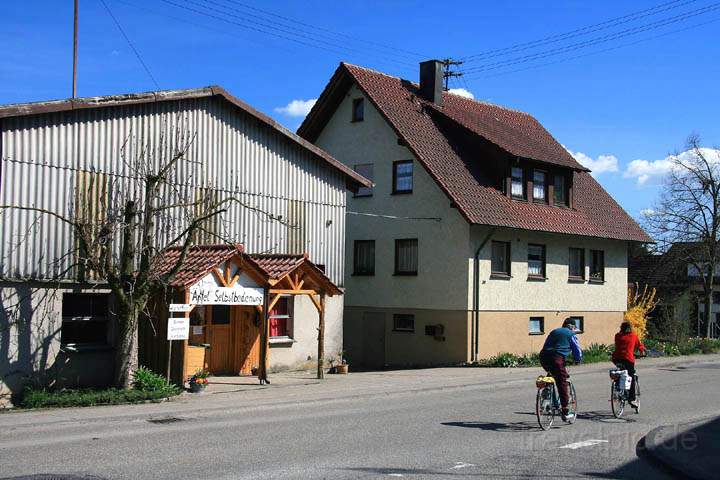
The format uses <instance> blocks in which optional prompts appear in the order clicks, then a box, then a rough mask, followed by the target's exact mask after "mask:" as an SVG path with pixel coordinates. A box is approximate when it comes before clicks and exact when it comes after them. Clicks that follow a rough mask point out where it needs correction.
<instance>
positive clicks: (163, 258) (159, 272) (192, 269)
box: [152, 244, 243, 287]
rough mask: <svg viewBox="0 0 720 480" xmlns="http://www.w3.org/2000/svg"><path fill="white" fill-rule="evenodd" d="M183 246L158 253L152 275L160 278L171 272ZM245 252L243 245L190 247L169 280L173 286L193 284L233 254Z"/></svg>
mask: <svg viewBox="0 0 720 480" xmlns="http://www.w3.org/2000/svg"><path fill="white" fill-rule="evenodd" d="M181 251H182V248H181V247H170V248H168V249H166V250H165V251H164V252H162V253H161V254H160V255H157V257H156V262H155V264H154V265H153V268H152V272H153V273H152V275H153V277H155V278H160V277H162V276H163V275H166V274H168V273H170V271H171V270H172V269H173V267H174V266H175V264H176V263H177V261H178V259H179V258H180V252H181ZM242 252H243V246H242V245H239V244H238V245H234V246H233V245H227V244H220V245H196V246H192V247H190V248H189V249H188V251H187V255H186V257H185V261H184V262H183V266H182V268H181V269H180V270H179V271H178V272H177V273H176V274H175V275H174V276H173V278H172V279H171V280H170V282H168V284H169V285H170V286H173V287H183V286H186V285H191V284H193V283H195V282H197V281H198V280H200V279H201V278H203V277H204V276H205V275H207V274H208V272H210V271H211V270H212V269H213V268H215V267H217V266H218V265H220V264H221V263H223V262H225V261H227V260H228V259H230V258H232V256H233V255H240V254H242Z"/></svg>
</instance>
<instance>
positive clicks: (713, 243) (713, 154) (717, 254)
mask: <svg viewBox="0 0 720 480" xmlns="http://www.w3.org/2000/svg"><path fill="white" fill-rule="evenodd" d="M719 160H720V158H718V157H717V150H709V149H706V148H702V147H701V143H700V138H699V137H698V136H697V135H692V136H690V137H689V138H688V142H687V149H686V152H684V153H682V154H676V155H673V156H672V157H670V162H671V168H670V170H669V173H668V174H667V177H666V178H665V181H664V184H663V190H662V193H661V196H660V200H659V201H658V203H657V205H656V206H655V208H654V209H653V211H652V212H651V213H649V214H647V215H646V216H645V224H646V227H647V229H648V230H649V231H650V232H651V233H652V234H653V236H654V237H655V239H656V240H657V241H658V245H659V247H660V248H661V249H667V248H668V247H670V246H672V245H677V246H676V248H674V249H673V252H674V257H675V258H672V259H669V261H672V262H675V263H676V264H677V265H682V266H686V265H688V266H691V267H692V269H693V270H694V273H695V274H696V275H697V276H698V278H699V279H700V281H701V283H702V288H703V290H702V298H703V302H704V304H705V311H704V313H703V323H704V326H705V329H706V331H705V335H706V336H707V337H710V336H711V334H712V311H711V310H712V308H711V305H712V303H713V302H712V292H713V286H714V283H715V276H716V269H717V268H718V267H719V266H720V248H719V247H720V161H719ZM688 273H689V272H688ZM698 333H699V332H698Z"/></svg>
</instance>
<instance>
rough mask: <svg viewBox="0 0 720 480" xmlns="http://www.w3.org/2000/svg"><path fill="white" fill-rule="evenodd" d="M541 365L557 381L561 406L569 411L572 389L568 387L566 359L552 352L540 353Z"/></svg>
mask: <svg viewBox="0 0 720 480" xmlns="http://www.w3.org/2000/svg"><path fill="white" fill-rule="evenodd" d="M540 365H542V367H543V368H544V369H545V371H546V372H548V373H549V374H550V375H552V377H553V378H554V379H555V384H556V385H557V387H558V392H559V393H560V406H561V407H562V409H563V411H567V408H568V403H569V402H570V387H569V386H568V378H569V375H568V372H567V370H566V369H565V358H563V356H562V355H558V354H557V353H552V352H540Z"/></svg>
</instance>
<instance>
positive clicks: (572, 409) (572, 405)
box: [567, 380, 578, 424]
mask: <svg viewBox="0 0 720 480" xmlns="http://www.w3.org/2000/svg"><path fill="white" fill-rule="evenodd" d="M568 389H569V391H570V392H569V393H570V398H569V399H568V412H569V413H572V414H573V415H572V416H570V418H569V419H568V421H567V423H570V424H572V423H575V420H577V412H578V409H577V394H576V393H575V385H573V383H572V382H571V381H569V380H568Z"/></svg>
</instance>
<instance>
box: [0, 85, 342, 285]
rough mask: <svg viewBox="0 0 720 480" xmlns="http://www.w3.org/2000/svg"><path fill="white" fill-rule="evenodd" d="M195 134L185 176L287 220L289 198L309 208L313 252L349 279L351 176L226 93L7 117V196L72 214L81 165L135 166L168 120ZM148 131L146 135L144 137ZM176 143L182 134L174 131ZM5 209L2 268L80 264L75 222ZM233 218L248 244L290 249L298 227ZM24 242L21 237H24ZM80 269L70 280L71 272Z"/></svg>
mask: <svg viewBox="0 0 720 480" xmlns="http://www.w3.org/2000/svg"><path fill="white" fill-rule="evenodd" d="M174 124H182V125H184V128H185V129H186V130H187V131H188V132H190V133H191V134H194V135H195V140H194V142H193V144H192V147H191V149H190V151H189V153H188V159H190V160H194V161H196V162H197V163H187V164H185V165H183V168H181V169H179V170H178V172H177V177H178V179H179V181H180V182H185V181H186V180H187V179H188V178H191V179H192V183H193V186H194V187H200V188H212V189H215V190H218V191H219V194H220V195H223V196H236V197H237V198H239V199H240V200H241V201H242V202H244V203H246V204H247V205H250V206H252V207H254V208H257V209H258V210H260V211H262V212H268V213H272V214H273V215H276V216H282V218H284V219H287V216H288V202H289V201H292V200H294V201H299V202H302V204H303V205H304V208H305V212H306V213H305V218H306V234H305V241H306V243H305V250H307V251H308V252H309V254H310V258H311V259H312V260H313V261H315V262H317V263H321V264H324V265H325V266H326V269H327V273H328V275H329V277H330V278H331V279H332V280H333V281H334V282H336V283H338V284H342V280H343V274H344V263H343V257H344V251H343V248H344V238H343V237H344V234H345V214H344V208H345V178H344V176H343V174H342V173H340V172H338V171H337V170H336V169H334V168H332V167H329V166H328V165H327V164H326V163H325V162H324V161H322V160H320V159H318V158H317V157H315V156H314V155H312V154H311V153H310V152H308V151H306V150H305V149H303V148H301V147H300V146H298V145H297V144H295V143H293V142H292V141H290V140H289V139H287V138H285V137H283V136H282V135H280V134H278V133H277V132H276V131H275V130H273V129H271V128H269V127H267V126H266V125H264V124H262V123H261V122H260V121H258V120H257V119H255V118H254V117H252V116H250V115H249V114H247V113H245V112H243V111H241V110H239V109H237V108H235V107H233V106H231V105H229V104H227V103H226V102H224V101H221V100H219V99H217V98H201V99H184V100H178V101H167V102H158V103H148V104H137V105H124V106H111V107H104V108H94V109H83V110H75V111H67V112H57V113H47V114H37V115H30V116H22V117H14V118H5V119H2V120H0V152H1V156H2V171H1V178H0V204H6V205H20V206H33V207H38V208H45V209H48V210H51V211H54V212H57V213H60V214H63V215H66V216H69V215H70V213H71V208H72V205H71V204H72V199H73V198H74V194H75V192H74V186H75V185H76V182H77V175H78V172H82V171H90V172H100V173H104V174H108V175H110V176H112V177H115V178H117V177H122V176H128V175H130V174H132V170H130V169H129V167H128V166H127V165H125V164H124V163H123V162H122V160H121V156H120V150H121V148H122V146H123V145H124V144H126V143H127V145H126V148H127V149H128V157H129V158H134V155H135V154H136V153H137V152H138V151H139V150H140V147H141V146H142V145H144V144H148V143H149V144H150V145H153V146H155V147H157V146H158V145H160V138H161V132H163V131H165V132H167V131H170V132H172V131H173V130H172V128H170V127H167V125H174ZM138 139H144V140H143V141H138ZM168 140H169V141H173V139H172V138H169V139H168ZM0 215H2V216H1V217H0V236H1V237H2V241H0V259H1V261H0V276H2V277H4V278H13V279H26V278H37V279H43V278H51V277H54V276H56V275H57V274H58V273H59V272H62V271H63V270H64V269H66V268H67V267H69V266H70V265H71V258H69V257H66V258H63V257H64V256H65V255H66V253H67V252H69V251H71V250H72V249H73V246H74V236H73V235H72V232H71V229H70V227H69V226H68V225H66V224H63V223H62V222H60V221H58V220H55V219H53V218H52V217H50V216H47V215H38V214H37V213H33V212H23V211H18V210H6V211H4V212H3V213H2V214H0ZM223 220H225V222H226V224H227V225H229V229H230V231H229V232H226V233H227V234H228V236H230V237H232V238H233V239H234V240H236V241H237V242H240V243H243V244H245V246H246V249H247V251H248V252H251V253H255V252H274V253H284V252H285V251H286V246H287V233H288V227H287V226H286V225H284V224H282V223H280V222H277V221H270V220H269V219H267V218H265V217H264V216H263V215H262V214H258V213H256V212H252V211H250V210H248V209H247V208H244V207H242V206H240V205H238V204H232V205H231V206H230V209H229V211H228V212H227V213H226V214H225V216H224V218H223ZM18 244H19V245H18ZM70 276H71V275H69V274H68V275H65V276H63V277H61V278H64V279H68V280H69V279H70V278H69V277H70Z"/></svg>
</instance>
